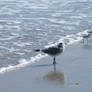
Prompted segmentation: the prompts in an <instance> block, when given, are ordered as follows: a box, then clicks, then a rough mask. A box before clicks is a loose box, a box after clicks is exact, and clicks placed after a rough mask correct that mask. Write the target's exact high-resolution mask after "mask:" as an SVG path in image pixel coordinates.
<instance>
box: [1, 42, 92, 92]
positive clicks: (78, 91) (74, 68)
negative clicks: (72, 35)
mask: <svg viewBox="0 0 92 92" xmlns="http://www.w3.org/2000/svg"><path fill="white" fill-rule="evenodd" d="M91 44H92V43H91ZM91 50H92V48H88V47H86V49H85V45H83V44H81V43H77V44H75V45H73V46H68V47H66V49H65V51H64V52H63V53H62V54H61V55H60V56H57V57H56V61H57V64H56V67H54V66H53V64H52V60H53V59H52V57H49V56H48V57H45V58H43V59H41V60H40V61H39V62H36V63H34V64H31V65H28V66H26V67H23V68H21V69H17V70H14V71H10V72H6V73H5V74H2V75H0V89H1V92H26V91H27V92H30V91H32V92H38V91H39V92H43V91H44V92H50V91H53V92H60V91H62V92H91V91H92V88H91V85H92V82H91V81H92V78H91V77H92V74H91V69H92V67H91V64H92V62H91V59H92V58H91V55H92V51H91Z"/></svg>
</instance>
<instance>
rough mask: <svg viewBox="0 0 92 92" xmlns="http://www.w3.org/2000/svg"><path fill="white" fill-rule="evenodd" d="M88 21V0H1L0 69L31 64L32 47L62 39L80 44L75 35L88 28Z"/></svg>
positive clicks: (90, 11)
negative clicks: (25, 63) (26, 63)
mask: <svg viewBox="0 0 92 92" xmlns="http://www.w3.org/2000/svg"><path fill="white" fill-rule="evenodd" d="M91 19H92V1H91V0H80V1H78V0H64V1H62V0H57V1H55V0H53V1H51V0H26V1H25V0H20V1H18V0H8V1H7V0H4V1H2V0H1V1H0V67H1V68H2V67H8V66H14V65H18V64H20V63H23V64H24V62H31V59H33V58H35V56H36V55H38V53H34V51H33V50H34V49H35V48H44V47H45V46H47V45H50V44H52V43H56V42H59V41H62V39H63V41H64V42H65V44H68V45H69V44H70V43H71V44H72V43H73V42H76V41H80V40H81V39H82V38H81V35H78V33H80V32H83V33H85V32H84V31H85V30H91V29H92V20H91ZM83 33H82V34H83ZM71 34H73V35H71ZM76 34H77V35H76ZM77 36H79V38H78V37H77ZM67 38H68V39H67ZM23 60H24V61H23ZM22 61H23V62H22ZM33 61H35V60H33ZM4 69H5V68H3V70H4ZM7 69H8V68H7Z"/></svg>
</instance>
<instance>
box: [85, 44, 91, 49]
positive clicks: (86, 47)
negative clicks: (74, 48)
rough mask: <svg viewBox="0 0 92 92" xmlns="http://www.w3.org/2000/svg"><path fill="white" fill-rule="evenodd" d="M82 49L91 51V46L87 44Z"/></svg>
mask: <svg viewBox="0 0 92 92" xmlns="http://www.w3.org/2000/svg"><path fill="white" fill-rule="evenodd" d="M83 49H91V46H90V45H89V44H86V45H83Z"/></svg>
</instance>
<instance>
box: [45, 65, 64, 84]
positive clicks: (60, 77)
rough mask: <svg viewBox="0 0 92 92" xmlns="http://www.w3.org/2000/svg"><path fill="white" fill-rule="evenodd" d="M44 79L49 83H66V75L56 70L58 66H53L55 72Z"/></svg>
mask: <svg viewBox="0 0 92 92" xmlns="http://www.w3.org/2000/svg"><path fill="white" fill-rule="evenodd" d="M43 78H44V79H46V80H49V81H56V82H60V83H62V84H64V83H65V76H64V73H63V72H60V71H57V70H56V64H54V65H53V71H52V72H49V73H47V74H46V75H45V76H44V77H43Z"/></svg>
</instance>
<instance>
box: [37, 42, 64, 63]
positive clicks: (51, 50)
mask: <svg viewBox="0 0 92 92" xmlns="http://www.w3.org/2000/svg"><path fill="white" fill-rule="evenodd" d="M39 51H42V52H44V53H46V54H48V55H50V56H54V58H53V64H56V59H55V57H56V56H57V55H59V54H60V53H62V52H63V43H59V44H58V45H57V46H52V47H48V48H45V49H42V50H40V49H36V50H35V52H39Z"/></svg>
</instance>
